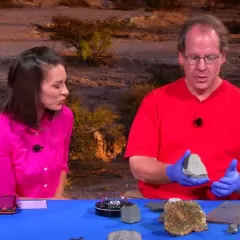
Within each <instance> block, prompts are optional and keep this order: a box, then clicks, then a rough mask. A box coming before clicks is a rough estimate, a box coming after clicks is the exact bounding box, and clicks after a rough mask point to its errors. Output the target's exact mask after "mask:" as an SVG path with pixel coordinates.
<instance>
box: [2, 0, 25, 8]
mask: <svg viewBox="0 0 240 240" xmlns="http://www.w3.org/2000/svg"><path fill="white" fill-rule="evenodd" d="M21 6H22V5H21V3H20V2H18V1H16V0H0V8H14V7H21Z"/></svg>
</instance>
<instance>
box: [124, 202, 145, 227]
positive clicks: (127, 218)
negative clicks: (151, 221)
mask: <svg viewBox="0 0 240 240" xmlns="http://www.w3.org/2000/svg"><path fill="white" fill-rule="evenodd" d="M140 220H141V213H140V209H139V207H138V206H137V205H136V204H134V205H132V206H126V207H123V208H122V209H121V221H122V222H124V223H136V222H139V221H140Z"/></svg>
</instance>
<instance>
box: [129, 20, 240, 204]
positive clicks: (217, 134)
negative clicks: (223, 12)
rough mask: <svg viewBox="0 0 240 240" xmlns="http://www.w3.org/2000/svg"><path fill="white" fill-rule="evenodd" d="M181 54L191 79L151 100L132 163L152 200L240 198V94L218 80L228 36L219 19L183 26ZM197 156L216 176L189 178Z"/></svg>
mask: <svg viewBox="0 0 240 240" xmlns="http://www.w3.org/2000/svg"><path fill="white" fill-rule="evenodd" d="M178 50H179V63H180V65H181V66H182V67H183V69H184V72H185V77H184V78H182V79H179V80H177V81H175V82H173V83H170V84H168V85H165V86H163V87H160V88H158V89H155V90H153V91H152V92H150V93H149V94H147V96H145V97H144V99H143V101H142V103H141V106H140V108H139V110H138V112H137V114H136V116H135V119H134V121H133V124H132V126H131V130H130V134H129V139H128V144H127V148H126V153H125V157H126V158H127V159H129V163H130V168H131V171H132V173H133V175H134V176H135V177H136V178H137V179H139V190H140V192H141V194H142V195H143V197H145V198H155V199H169V198H174V197H177V198H181V199H239V198H240V197H239V196H240V195H239V194H238V190H239V189H240V180H239V175H238V170H239V168H238V167H237V160H240V137H239V136H240V110H239V102H240V90H239V89H238V88H237V87H235V86H233V85H232V84H230V83H229V82H227V81H226V80H223V79H222V78H220V77H219V72H220V69H221V66H222V65H223V64H224V63H225V61H226V54H227V50H228V32H227V30H226V28H225V27H224V25H223V24H222V22H221V21H220V20H218V19H217V18H215V17H213V16H209V15H202V16H197V17H195V18H192V19H190V20H189V21H188V22H187V23H185V25H184V26H183V28H182V30H181V32H180V35H179V42H178ZM191 153H196V154H198V155H199V156H200V158H201V160H202V162H203V163H204V165H205V166H206V169H207V172H208V177H209V178H203V179H200V178H199V179H195V178H189V177H187V176H185V175H184V173H183V171H182V169H183V161H184V159H185V157H187V156H189V154H191ZM132 197H134V196H132ZM136 197H137V196H136Z"/></svg>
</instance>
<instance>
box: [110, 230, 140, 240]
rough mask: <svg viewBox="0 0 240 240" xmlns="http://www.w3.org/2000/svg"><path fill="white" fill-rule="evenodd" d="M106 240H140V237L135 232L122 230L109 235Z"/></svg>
mask: <svg viewBox="0 0 240 240" xmlns="http://www.w3.org/2000/svg"><path fill="white" fill-rule="evenodd" d="M108 240H142V236H141V234H140V233H138V232H136V231H128V230H122V231H117V232H111V233H109V234H108Z"/></svg>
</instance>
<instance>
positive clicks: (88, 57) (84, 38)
mask: <svg viewBox="0 0 240 240" xmlns="http://www.w3.org/2000/svg"><path fill="white" fill-rule="evenodd" d="M129 25H131V24H129V23H126V22H125V21H124V20H121V21H119V20H117V19H116V18H111V19H107V20H103V21H81V20H78V19H74V18H71V17H68V16H55V17H53V18H52V24H51V25H50V26H37V27H38V30H40V31H44V32H48V34H49V35H50V38H51V39H52V40H59V41H62V42H64V43H65V44H67V45H71V46H73V47H75V48H76V50H77V54H78V57H79V59H80V60H83V61H89V62H92V63H95V64H101V63H104V62H105V61H109V59H112V58H113V56H114V55H113V52H112V51H111V44H112V35H113V34H114V32H115V31H117V30H118V29H120V28H124V27H128V26H129Z"/></svg>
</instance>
